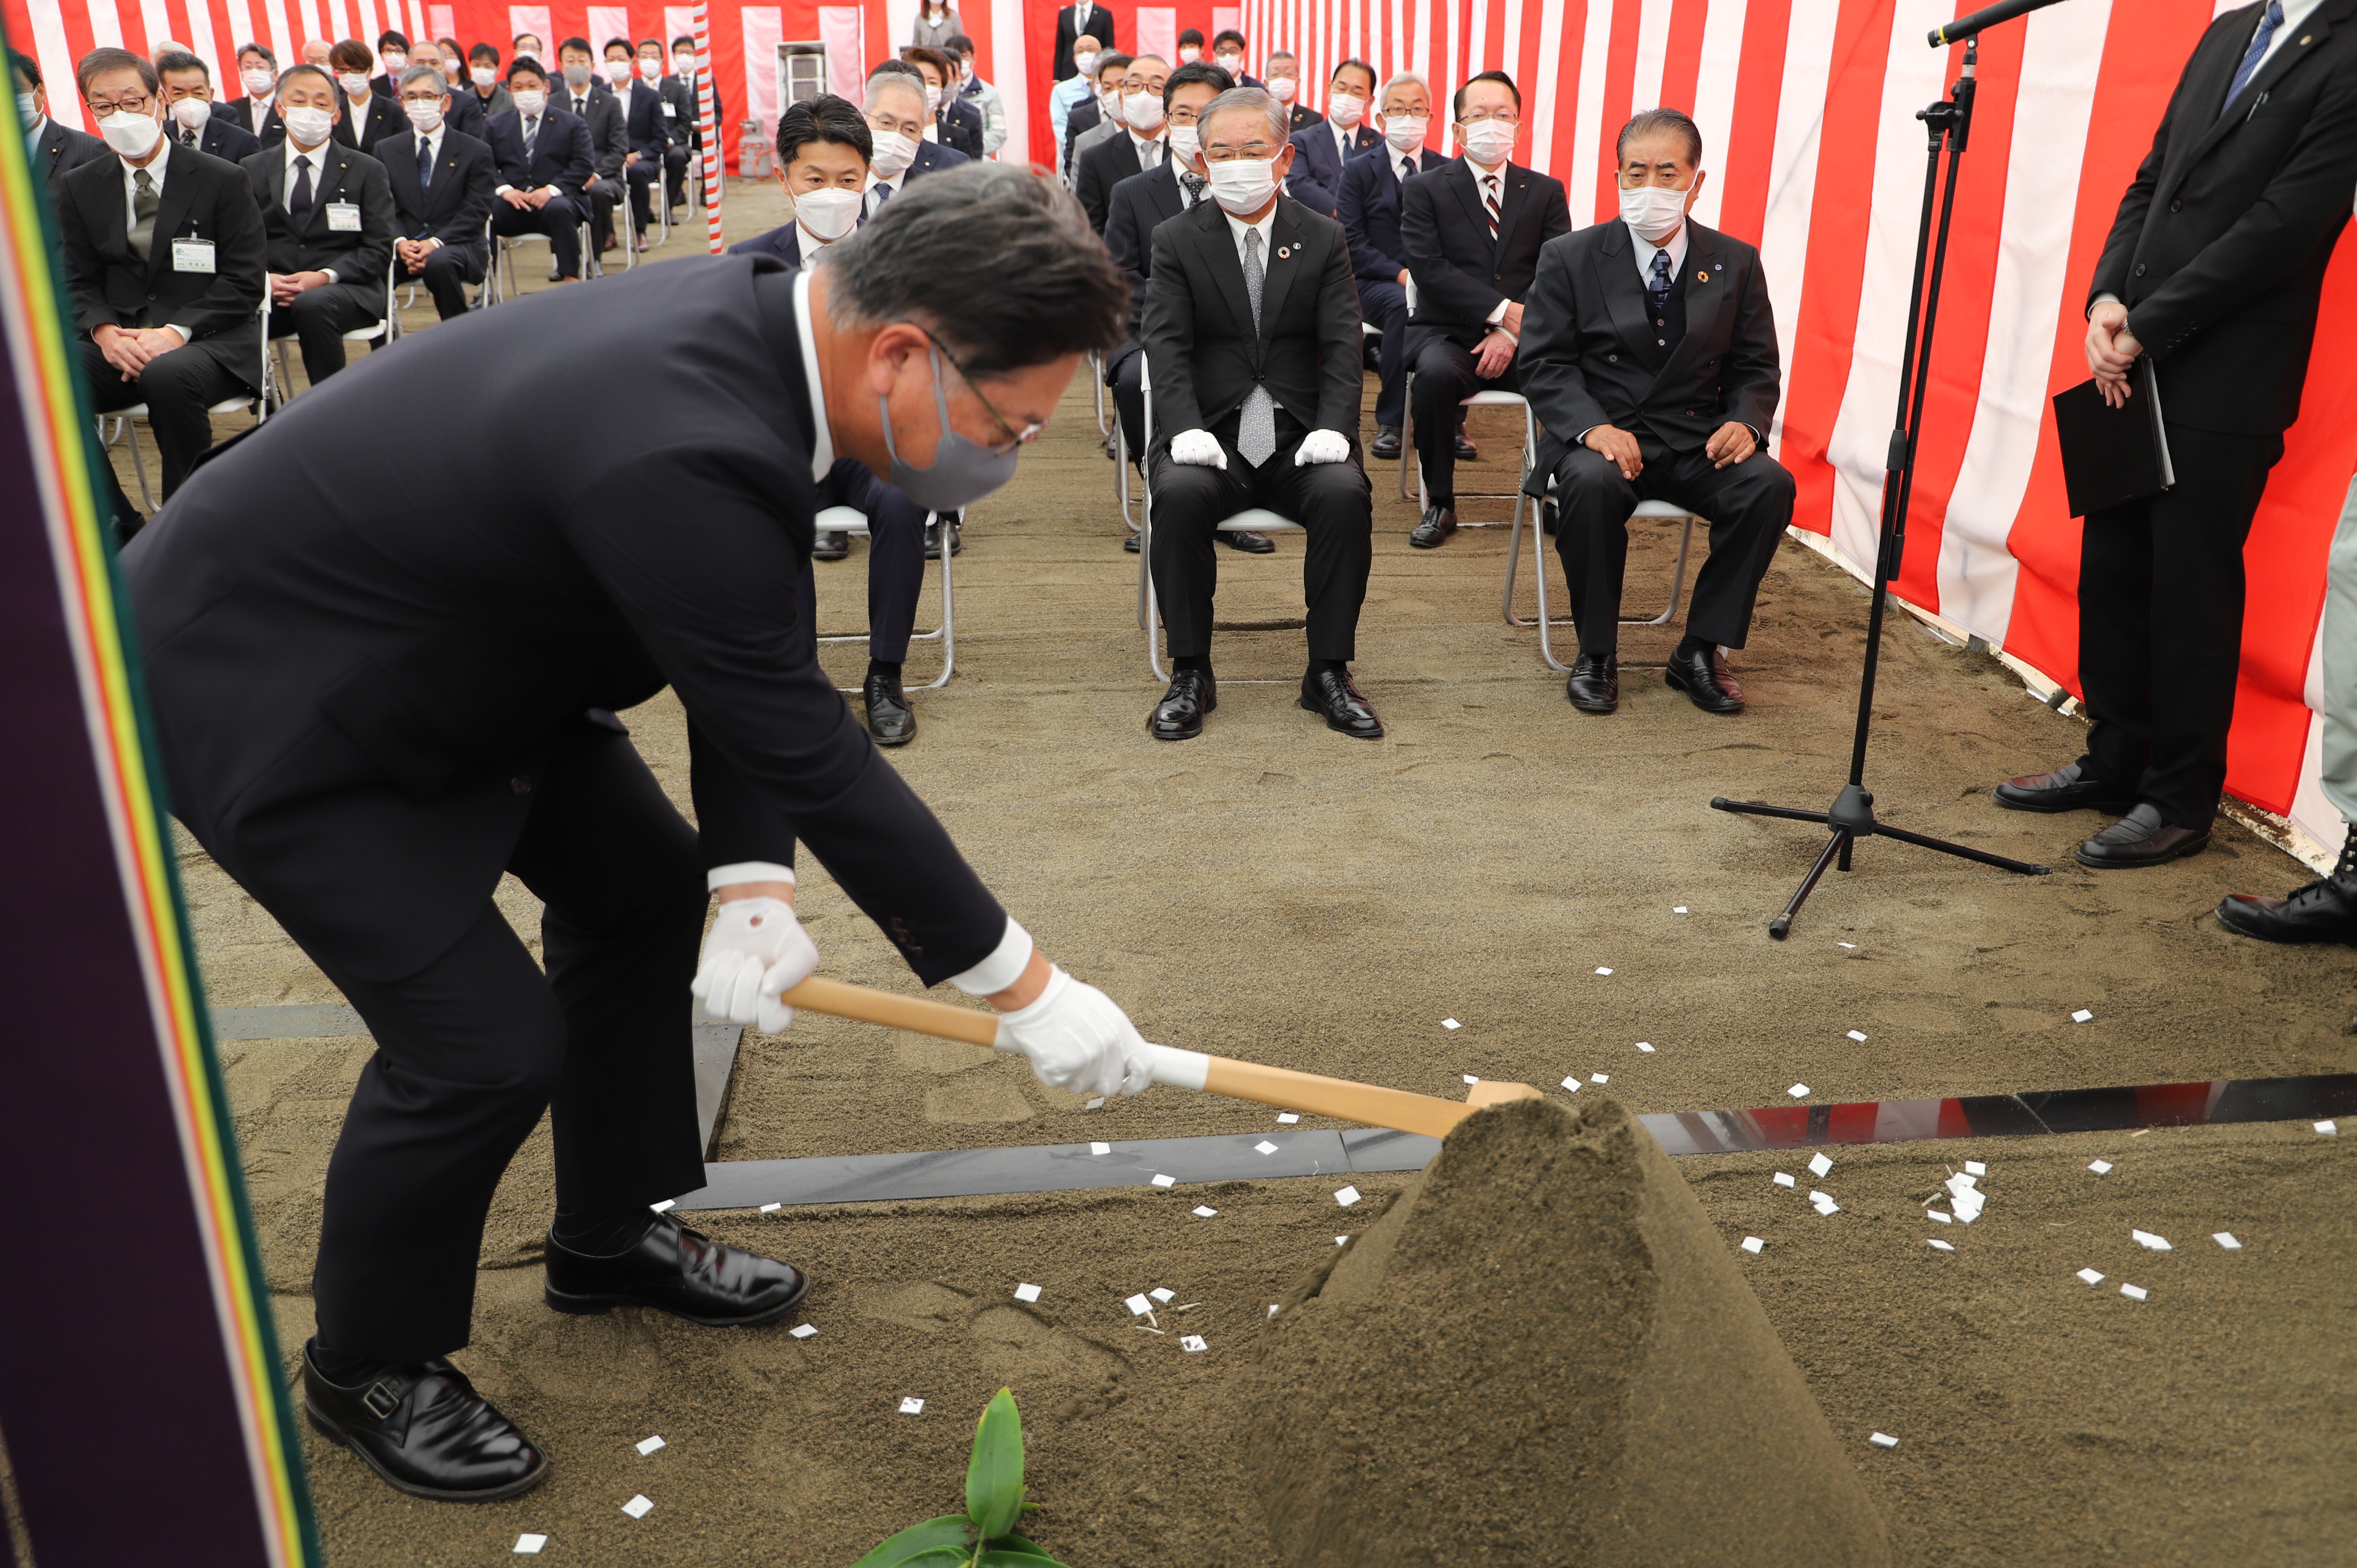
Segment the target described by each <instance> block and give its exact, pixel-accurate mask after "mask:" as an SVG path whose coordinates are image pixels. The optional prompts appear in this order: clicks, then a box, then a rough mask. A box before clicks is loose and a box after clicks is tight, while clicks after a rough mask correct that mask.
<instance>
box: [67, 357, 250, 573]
mask: <svg viewBox="0 0 2357 1568" xmlns="http://www.w3.org/2000/svg"><path fill="white" fill-rule="evenodd" d="M245 330H247V331H249V332H250V331H251V330H252V328H245ZM249 341H251V339H250V338H249ZM81 372H82V380H83V381H84V382H86V383H87V384H88V385H89V387H90V404H91V412H93V413H113V412H114V411H115V410H116V409H118V408H129V407H130V406H131V405H132V404H134V403H145V404H146V405H147V428H148V429H149V430H150V431H152V432H153V433H154V434H155V436H156V457H157V459H158V467H161V468H162V469H163V470H164V483H163V490H162V494H163V499H166V500H170V499H172V492H173V491H175V490H177V489H179V488H180V481H181V480H183V479H185V478H188V469H189V467H190V466H191V465H193V464H194V463H195V462H196V460H197V458H198V457H199V456H200V455H202V453H203V452H204V449H205V448H206V447H208V446H211V445H212V444H213V423H212V417H211V415H210V413H209V412H208V411H209V410H210V408H211V407H212V405H213V404H215V403H221V402H225V401H226V400H228V399H230V398H233V397H235V396H236V395H237V394H238V393H240V392H251V391H253V389H252V388H251V387H249V386H247V385H246V384H245V380H244V378H243V377H242V376H240V375H238V374H237V372H236V371H231V369H230V368H229V367H228V366H227V365H225V364H223V363H222V362H221V359H220V358H219V357H218V355H217V354H216V352H215V346H214V344H213V343H212V342H211V341H210V339H208V340H205V341H201V342H196V343H189V344H184V345H183V346H181V347H180V348H178V349H173V350H172V351H171V352H170V353H168V354H158V355H156V357H155V358H154V359H152V360H148V361H147V366H146V368H145V370H143V371H140V372H139V376H138V379H137V380H135V381H124V379H123V372H122V371H118V370H116V369H115V368H114V367H113V365H110V364H108V363H107V362H106V356H105V355H104V354H102V353H100V352H99V349H98V345H97V344H95V343H93V342H91V341H90V339H89V338H83V339H82V343H81ZM106 482H107V484H108V485H109V486H111V487H112V488H113V499H114V515H115V518H116V520H117V521H128V520H129V519H132V518H135V517H137V516H138V515H139V514H138V512H137V511H135V510H133V508H132V505H131V499H130V498H129V497H128V496H125V495H124V493H123V485H122V481H120V480H118V479H117V478H115V477H114V465H113V464H112V463H109V464H107V465H106ZM129 537H130V536H129V535H128V534H125V535H124V539H125V540H128V538H129Z"/></svg>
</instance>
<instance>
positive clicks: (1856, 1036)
mask: <svg viewBox="0 0 2357 1568" xmlns="http://www.w3.org/2000/svg"><path fill="white" fill-rule="evenodd" d="M1849 1037H1850V1038H1851V1039H1853V1040H1856V1041H1857V1043H1858V1044H1859V1045H1861V1046H1862V1045H1864V1044H1866V1031H1865V1030H1863V1029H1852V1030H1851V1031H1850V1032H1849Z"/></svg>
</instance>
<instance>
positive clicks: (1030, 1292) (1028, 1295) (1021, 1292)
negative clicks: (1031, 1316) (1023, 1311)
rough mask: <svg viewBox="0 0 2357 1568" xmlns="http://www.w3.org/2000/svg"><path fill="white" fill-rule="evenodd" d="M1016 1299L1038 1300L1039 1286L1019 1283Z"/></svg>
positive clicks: (1016, 1289) (1016, 1288)
mask: <svg viewBox="0 0 2357 1568" xmlns="http://www.w3.org/2000/svg"><path fill="white" fill-rule="evenodd" d="M1015 1299H1016V1300H1017V1301H1038V1300H1039V1286H1038V1285H1033V1284H1021V1285H1017V1286H1016V1287H1015Z"/></svg>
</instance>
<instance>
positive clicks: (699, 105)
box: [663, 73, 777, 151]
mask: <svg viewBox="0 0 2357 1568" xmlns="http://www.w3.org/2000/svg"><path fill="white" fill-rule="evenodd" d="M663 80H664V81H670V82H677V83H678V84H679V91H680V96H679V98H678V99H677V100H676V102H679V103H681V104H683V105H684V106H685V107H683V108H682V109H681V110H680V113H681V115H682V116H683V124H684V126H685V129H686V131H687V145H689V146H691V147H694V148H696V149H697V150H698V151H701V150H702V149H703V147H704V103H703V101H702V100H701V99H700V98H698V97H697V95H696V91H695V84H694V82H692V81H689V80H688V79H687V78H685V77H683V76H680V75H677V74H675V73H674V74H673V75H671V76H666V77H664V78H663ZM712 123H713V124H716V125H725V124H727V123H728V111H727V108H726V106H725V105H723V104H722V102H720V83H719V82H718V81H714V82H713V84H712ZM770 129H771V130H773V131H774V130H776V129H777V127H776V126H774V125H772V126H770Z"/></svg>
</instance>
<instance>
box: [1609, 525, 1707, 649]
mask: <svg viewBox="0 0 2357 1568" xmlns="http://www.w3.org/2000/svg"><path fill="white" fill-rule="evenodd" d="M1694 526H1695V520H1694V515H1693V514H1692V513H1691V512H1689V513H1688V514H1687V515H1686V519H1685V532H1684V533H1682V534H1680V535H1679V536H1678V564H1676V565H1675V566H1674V567H1672V568H1671V569H1670V607H1669V608H1667V609H1665V610H1663V612H1662V613H1661V614H1660V615H1657V616H1655V617H1654V618H1652V619H1651V620H1624V621H1622V622H1621V623H1620V624H1621V625H1622V626H1667V625H1669V624H1670V621H1671V620H1672V619H1673V618H1674V617H1675V616H1676V615H1677V613H1678V603H1679V600H1680V598H1681V597H1682V596H1683V594H1684V588H1685V581H1686V554H1687V553H1688V552H1689V551H1691V550H1692V549H1693V548H1694Z"/></svg>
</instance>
